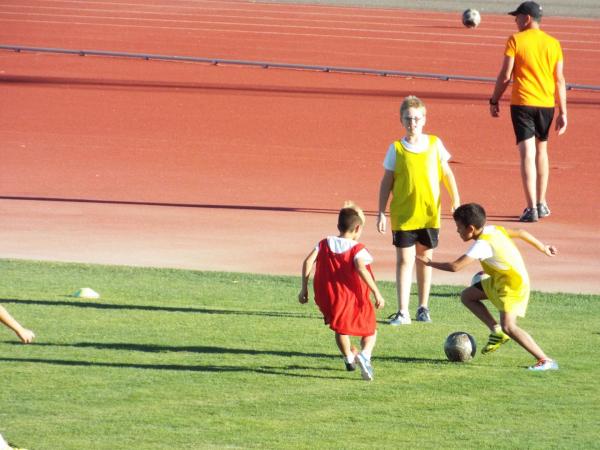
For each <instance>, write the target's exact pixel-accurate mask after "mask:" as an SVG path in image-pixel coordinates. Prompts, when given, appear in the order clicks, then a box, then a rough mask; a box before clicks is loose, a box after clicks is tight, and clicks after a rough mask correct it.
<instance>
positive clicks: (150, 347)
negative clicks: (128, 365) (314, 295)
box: [11, 341, 338, 358]
mask: <svg viewBox="0 0 600 450" xmlns="http://www.w3.org/2000/svg"><path fill="white" fill-rule="evenodd" d="M11 344H14V345H22V344H20V343H18V342H14V341H13V342H11ZM35 346H49V347H72V348H93V349H96V350H124V351H128V352H129V351H134V352H147V353H167V352H174V353H179V352H188V353H204V354H230V355H251V356H256V355H271V356H284V357H292V356H300V357H307V358H334V357H335V358H337V357H338V356H337V355H328V354H325V353H303V352H290V351H281V350H255V349H245V348H227V347H213V346H206V345H183V346H172V345H155V344H130V343H121V342H75V343H72V344H57V343H52V342H41V343H40V342H36V343H35Z"/></svg>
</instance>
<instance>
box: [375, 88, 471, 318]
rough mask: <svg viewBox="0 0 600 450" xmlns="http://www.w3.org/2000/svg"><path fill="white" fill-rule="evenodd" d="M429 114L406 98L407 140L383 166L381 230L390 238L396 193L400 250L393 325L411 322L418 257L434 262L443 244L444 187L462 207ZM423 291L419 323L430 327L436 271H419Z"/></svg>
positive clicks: (395, 235) (392, 150)
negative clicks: (428, 128) (428, 126)
mask: <svg viewBox="0 0 600 450" xmlns="http://www.w3.org/2000/svg"><path fill="white" fill-rule="evenodd" d="M426 112H427V111H426V109H425V104H424V103H423V102H422V101H421V100H420V99H419V98H417V97H415V96H412V95H411V96H409V97H406V98H405V99H404V101H403V102H402V105H401V106H400V120H401V122H402V125H403V126H404V128H405V130H406V135H405V136H404V138H402V139H401V140H398V141H395V142H393V143H392V144H391V145H390V146H389V148H388V151H387V154H386V156H385V160H384V162H383V166H384V169H385V171H384V174H383V178H382V179H381V185H380V189H379V214H378V217H377V229H378V231H379V232H380V233H385V229H386V217H385V210H386V207H387V202H388V199H389V196H390V193H391V194H392V201H391V203H390V220H391V222H392V238H393V244H394V246H395V247H396V293H397V296H398V311H397V312H396V313H395V314H392V316H390V322H389V324H390V325H407V324H410V323H411V319H410V316H409V313H408V304H409V300H410V288H411V284H412V276H413V269H414V266H415V254H417V255H421V256H427V257H428V258H431V256H432V255H433V249H434V248H435V247H437V245H438V234H439V229H440V212H441V211H440V210H441V198H440V184H441V183H442V182H443V183H444V185H445V186H446V189H447V190H448V193H449V194H450V198H451V199H452V210H454V208H457V207H458V205H460V200H459V197H458V189H457V187H456V181H455V179H454V174H453V173H452V170H451V169H450V166H449V164H448V161H449V159H450V154H449V153H448V151H447V150H446V148H445V147H444V144H442V141H441V139H439V138H438V137H436V136H433V135H427V134H423V127H424V126H425V121H426ZM417 287H418V292H419V309H418V310H417V316H416V320H417V321H420V322H430V321H431V318H430V316H429V308H428V303H429V291H430V289H431V268H429V267H425V266H423V265H418V266H417Z"/></svg>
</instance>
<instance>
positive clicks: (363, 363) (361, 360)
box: [356, 353, 373, 381]
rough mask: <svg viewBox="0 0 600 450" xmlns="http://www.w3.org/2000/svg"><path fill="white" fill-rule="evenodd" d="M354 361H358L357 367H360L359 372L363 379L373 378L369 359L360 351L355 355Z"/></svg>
mask: <svg viewBox="0 0 600 450" xmlns="http://www.w3.org/2000/svg"><path fill="white" fill-rule="evenodd" d="M356 362H357V363H358V367H360V374H361V375H362V379H363V380H365V381H372V380H373V366H372V365H371V361H369V360H368V359H367V358H365V357H364V356H363V354H362V353H359V354H358V355H356Z"/></svg>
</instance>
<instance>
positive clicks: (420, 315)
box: [415, 306, 431, 322]
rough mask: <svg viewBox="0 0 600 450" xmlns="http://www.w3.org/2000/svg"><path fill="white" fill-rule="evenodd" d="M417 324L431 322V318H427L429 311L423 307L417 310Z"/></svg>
mask: <svg viewBox="0 0 600 450" xmlns="http://www.w3.org/2000/svg"><path fill="white" fill-rule="evenodd" d="M415 320H416V321H417V322H431V317H430V316H429V309H428V308H425V307H424V306H420V307H419V309H417V318H416V319H415Z"/></svg>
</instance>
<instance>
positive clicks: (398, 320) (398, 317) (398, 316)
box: [388, 311, 411, 325]
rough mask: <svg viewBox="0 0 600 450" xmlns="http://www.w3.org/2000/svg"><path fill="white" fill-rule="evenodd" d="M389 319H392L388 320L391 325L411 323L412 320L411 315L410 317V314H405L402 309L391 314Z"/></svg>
mask: <svg viewBox="0 0 600 450" xmlns="http://www.w3.org/2000/svg"><path fill="white" fill-rule="evenodd" d="M388 319H390V321H389V322H388V323H389V324H390V325H410V323H411V320H410V317H408V314H407V315H406V316H405V315H404V314H402V313H401V312H400V311H398V312H396V313H394V314H392V315H391V316H389V317H388Z"/></svg>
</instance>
